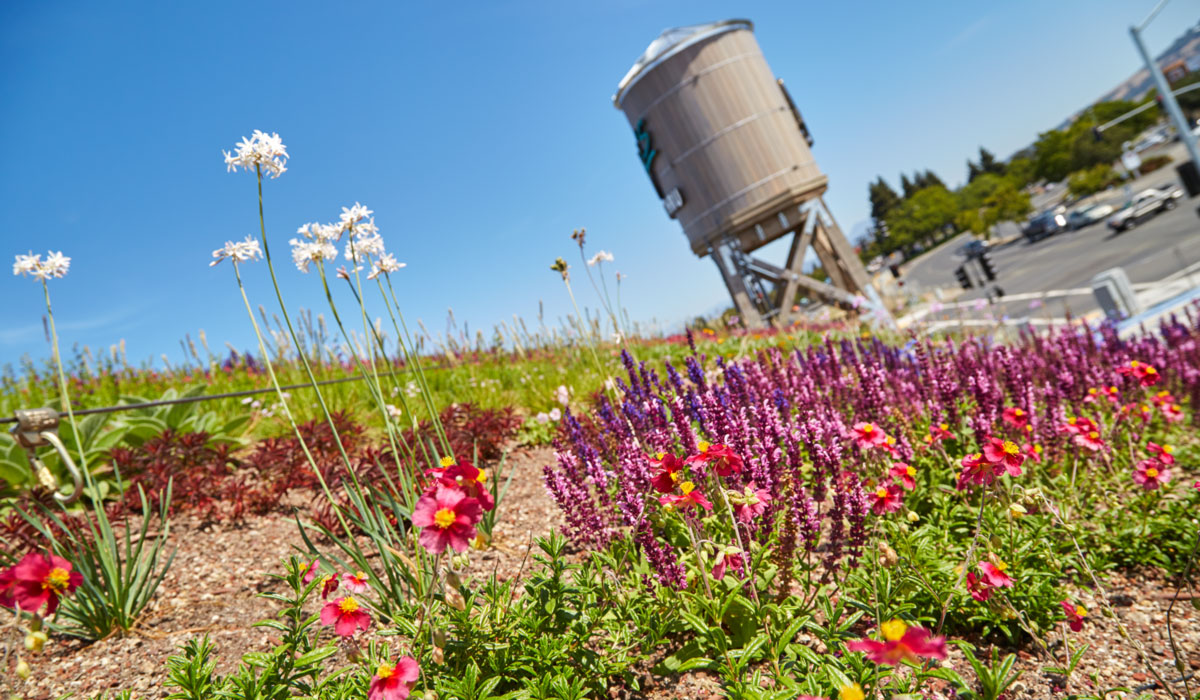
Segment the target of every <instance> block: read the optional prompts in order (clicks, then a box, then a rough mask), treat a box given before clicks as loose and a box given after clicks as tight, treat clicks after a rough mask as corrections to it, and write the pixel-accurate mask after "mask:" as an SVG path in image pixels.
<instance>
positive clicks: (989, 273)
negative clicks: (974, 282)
mask: <svg viewBox="0 0 1200 700" xmlns="http://www.w3.org/2000/svg"><path fill="white" fill-rule="evenodd" d="M979 268H980V269H981V270H983V276H984V277H986V278H987V281H988V282H991V281H993V280H995V279H996V268H995V266H993V265H992V261H991V260H989V259H988V254H987V251H984V252H983V253H980V254H979Z"/></svg>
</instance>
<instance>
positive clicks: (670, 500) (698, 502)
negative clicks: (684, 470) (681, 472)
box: [658, 481, 712, 510]
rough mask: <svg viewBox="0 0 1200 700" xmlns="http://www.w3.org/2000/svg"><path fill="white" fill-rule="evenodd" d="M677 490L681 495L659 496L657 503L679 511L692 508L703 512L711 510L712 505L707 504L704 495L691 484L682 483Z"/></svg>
mask: <svg viewBox="0 0 1200 700" xmlns="http://www.w3.org/2000/svg"><path fill="white" fill-rule="evenodd" d="M679 490H680V491H681V492H682V493H680V494H678V495H676V494H667V495H666V496H659V498H658V502H659V503H661V504H663V505H664V506H666V507H668V508H678V509H680V510H687V509H688V508H691V507H692V506H700V507H701V508H703V509H704V510H712V503H709V501H708V499H707V498H705V497H704V494H703V493H701V492H700V490H699V489H697V488H696V485H695V484H693V483H692V482H690V481H685V482H683V483H682V484H680V485H679Z"/></svg>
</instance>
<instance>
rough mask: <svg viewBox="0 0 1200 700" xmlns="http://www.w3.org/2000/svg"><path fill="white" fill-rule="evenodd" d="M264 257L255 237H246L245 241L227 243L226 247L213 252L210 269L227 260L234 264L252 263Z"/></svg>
mask: <svg viewBox="0 0 1200 700" xmlns="http://www.w3.org/2000/svg"><path fill="white" fill-rule="evenodd" d="M261 257H262V249H261V248H259V247H258V241H256V240H254V237H253V236H246V240H244V241H225V245H224V246H222V247H220V248H217V249H216V250H214V251H213V261H212V262H210V263H209V264H208V266H209V267H212V266H214V265H216V264H217V263H219V262H221V261H222V260H224V259H225V258H229V259H230V260H232V261H234V262H250V261H251V260H257V259H258V258H261Z"/></svg>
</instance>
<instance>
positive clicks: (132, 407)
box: [0, 367, 446, 424]
mask: <svg viewBox="0 0 1200 700" xmlns="http://www.w3.org/2000/svg"><path fill="white" fill-rule="evenodd" d="M429 369H431V370H439V369H446V367H430V368H429ZM410 371H411V370H408V369H403V370H401V371H400V372H401V374H403V373H406V372H410ZM362 380H363V377H362V376H353V377H342V378H340V379H323V380H321V381H319V382H317V383H316V385H317V386H327V385H329V384H341V383H343V382H360V381H362ZM312 386H313V385H312V384H311V383H309V382H305V383H303V384H289V385H287V386H282V387H280V389H282V390H283V391H292V390H293V389H308V388H312ZM274 391H275V388H274V387H267V388H266V389H247V390H245V391H230V392H226V393H224V394H200V395H198V396H184V397H182V398H178V399H160V400H158V401H147V402H145V403H127V404H121V405H119V406H103V407H100V408H84V409H81V410H78V411H75V415H77V416H87V415H92V414H95V413H116V412H118V411H136V410H138V409H142V408H155V407H157V406H173V405H175V404H181V403H195V402H197V401H216V400H218V399H240V398H242V397H246V396H255V395H257V394H270V393H273V392H274ZM65 415H67V414H66V413H64V412H62V411H59V413H58V417H59V418H62V417H63V416H65ZM16 422H17V418H16V416H9V417H7V418H0V424H3V423H16Z"/></svg>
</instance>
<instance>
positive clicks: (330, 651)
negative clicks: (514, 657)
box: [296, 646, 499, 681]
mask: <svg viewBox="0 0 1200 700" xmlns="http://www.w3.org/2000/svg"><path fill="white" fill-rule="evenodd" d="M336 653H337V647H335V646H323V647H320V648H318V649H313V650H312V651H310V652H308V653H307V654H301V655H300V656H297V657H296V665H297V666H311V665H313V664H315V663H318V662H320V661H322V660H324V659H328V658H329V657H331V656H333V655H334V654H336ZM498 680H499V679H497V681H498Z"/></svg>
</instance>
